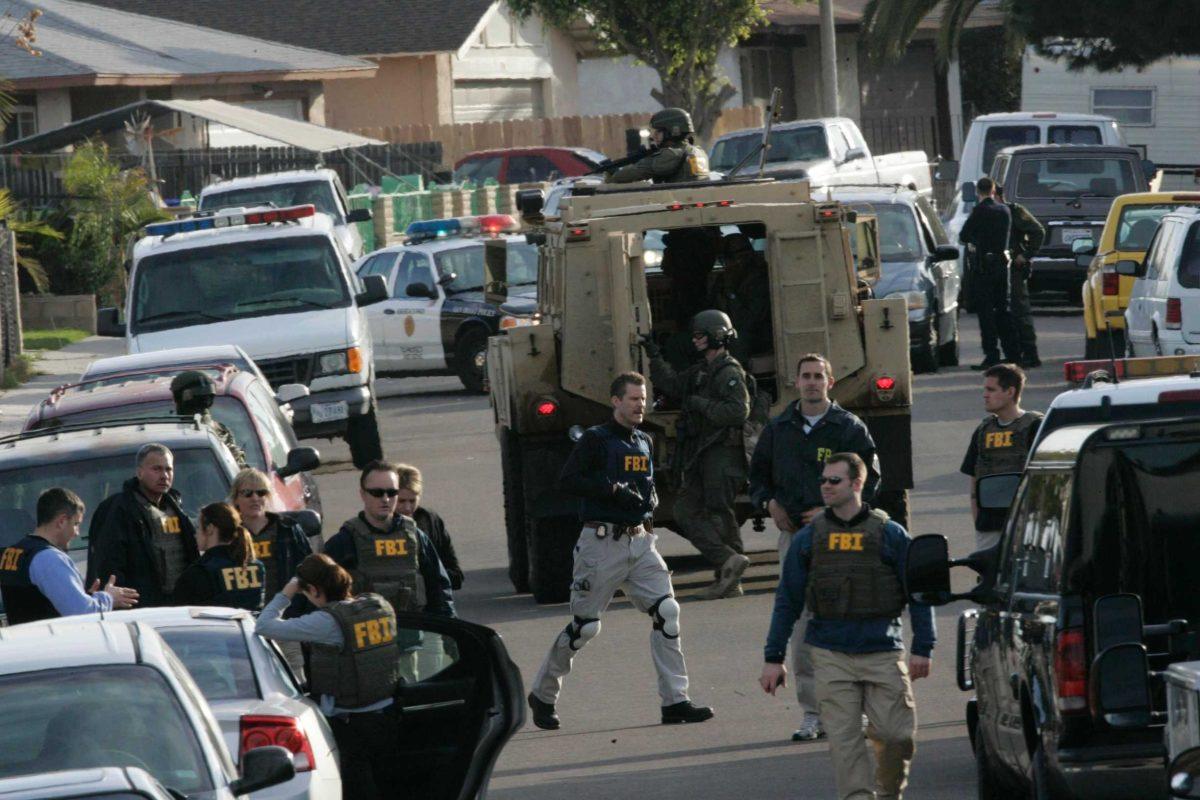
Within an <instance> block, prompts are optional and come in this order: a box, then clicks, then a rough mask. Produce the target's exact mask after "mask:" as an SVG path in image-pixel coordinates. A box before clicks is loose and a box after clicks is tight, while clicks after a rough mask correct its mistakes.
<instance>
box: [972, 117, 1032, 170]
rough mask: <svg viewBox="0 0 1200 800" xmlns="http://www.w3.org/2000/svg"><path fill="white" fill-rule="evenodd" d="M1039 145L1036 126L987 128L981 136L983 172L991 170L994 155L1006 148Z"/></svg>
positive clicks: (997, 126)
mask: <svg viewBox="0 0 1200 800" xmlns="http://www.w3.org/2000/svg"><path fill="white" fill-rule="evenodd" d="M1040 143H1041V133H1040V132H1039V131H1038V127H1037V126H1036V125H996V126H994V127H991V128H988V129H987V133H985V134H984V135H983V171H984V172H988V171H989V170H990V169H991V167H992V160H993V159H995V157H996V153H999V152H1000V151H1001V150H1003V149H1004V148H1006V147H1016V146H1017V145H1022V144H1040ZM970 178H971V176H970V175H964V176H962V180H964V181H965V180H969V179H970Z"/></svg>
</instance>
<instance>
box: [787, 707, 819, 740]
mask: <svg viewBox="0 0 1200 800" xmlns="http://www.w3.org/2000/svg"><path fill="white" fill-rule="evenodd" d="M824 738H825V726H824V725H822V724H821V717H820V716H818V714H817V713H816V712H815V711H805V712H804V720H803V721H802V722H801V723H800V727H799V728H798V729H797V730H796V732H795V733H793V734H792V741H793V742H812V741H816V740H817V739H824Z"/></svg>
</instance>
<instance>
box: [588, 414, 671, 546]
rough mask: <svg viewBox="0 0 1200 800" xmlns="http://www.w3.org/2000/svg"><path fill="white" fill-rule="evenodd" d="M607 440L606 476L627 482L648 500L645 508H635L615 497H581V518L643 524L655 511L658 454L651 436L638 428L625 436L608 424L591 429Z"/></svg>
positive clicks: (605, 447) (611, 479) (605, 448)
mask: <svg viewBox="0 0 1200 800" xmlns="http://www.w3.org/2000/svg"><path fill="white" fill-rule="evenodd" d="M591 430H592V432H593V433H596V434H599V436H600V440H601V441H602V442H603V443H604V477H605V478H607V479H608V480H609V481H611V482H612V483H627V484H629V486H630V488H632V489H635V490H637V493H638V494H640V495H641V496H642V499H643V500H645V501H646V505H645V508H644V510H641V511H633V510H629V509H624V508H621V507H619V506H618V505H617V504H616V503H614V502H612V501H611V500H597V499H595V498H591V497H585V498H582V499H581V500H580V501H579V520H580V521H581V522H615V523H617V524H618V525H640V524H641V523H643V522H644V521H645V519H646V517H647V516H649V515H650V514H651V513H653V511H654V506H653V504H652V502H651V498H653V497H654V458H653V457H652V456H651V454H650V437H649V436H647V435H646V434H644V433H642V432H640V431H634V432H633V435H632V438H625V437H624V436H620V435H618V434H616V433H614V432H613V431H611V430H610V429H609V426H608V424H605V425H597V426H596V427H594V428H592V429H591Z"/></svg>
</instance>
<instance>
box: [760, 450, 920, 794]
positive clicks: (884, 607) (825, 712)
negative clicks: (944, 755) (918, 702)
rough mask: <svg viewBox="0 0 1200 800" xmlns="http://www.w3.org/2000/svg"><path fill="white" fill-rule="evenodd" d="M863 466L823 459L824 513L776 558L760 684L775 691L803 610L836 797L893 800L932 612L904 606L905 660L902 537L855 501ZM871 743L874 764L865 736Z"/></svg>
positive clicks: (908, 750) (847, 457)
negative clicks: (908, 647)
mask: <svg viewBox="0 0 1200 800" xmlns="http://www.w3.org/2000/svg"><path fill="white" fill-rule="evenodd" d="M866 477H867V466H866V464H865V463H864V462H863V460H862V459H861V458H859V457H858V456H857V455H856V454H854V453H835V454H833V455H831V456H829V458H828V459H826V460H825V467H824V470H823V471H822V474H821V478H820V485H821V498H822V500H823V501H824V504H825V509H824V511H822V512H821V513H819V514H817V515H816V516H815V517H814V518H813V520H812V522H810V523H809V524H808V525H806V526H805V527H804V528H802V529H801V530H800V532H799V533H797V534H796V537H795V539H793V541H792V545H791V547H790V548H789V549H788V552H787V557H786V558H785V559H784V562H783V564H782V569H781V575H780V580H779V588H778V589H777V590H776V593H775V609H774V611H773V613H772V615H771V628H770V632H769V633H768V634H767V645H766V648H765V649H764V653H763V660H764V662H765V663H764V664H763V670H762V677H761V678H760V679H759V685H760V686H762V689H763V691H765V692H767V693H768V694H772V695H773V694H775V692H776V690H777V689H778V688H779V687H780V686H784V685H785V684H786V679H787V668H786V667H784V665H783V660H784V655H785V653H786V651H787V646H788V639H789V638H791V635H792V629H793V626H794V625H795V623H796V620H797V619H798V618H799V616H800V613H801V612H802V611H803V610H804V609H805V608H811V610H812V619H811V620H810V621H809V623H808V626H807V629H806V631H805V635H804V639H805V641H806V642H808V644H810V645H812V662H813V674H814V677H815V681H816V697H817V704H818V707H819V709H820V713H821V720H822V722H823V723H824V725H825V728H826V730H827V731H828V734H829V752H830V755H831V756H832V758H833V768H834V780H835V783H836V785H837V795H838V797H881V798H882V797H887V798H896V799H897V800H899V798H900V797H901V796H902V794H903V792H904V786H905V784H906V783H907V782H908V770H909V766H910V765H911V763H912V756H913V750H914V739H915V735H916V727H917V721H916V713H915V710H914V709H915V702H914V700H913V693H912V681H914V680H917V679H918V678H924V677H926V676H928V675H929V667H930V656H931V655H932V653H933V645H934V643H935V641H936V633H935V631H934V625H933V611H932V609H931V608H930V607H929V606H925V605H916V604H913V605H910V606H909V607H908V616H909V619H910V620H911V621H912V626H913V641H912V654H911V655H910V656H909V657H908V658H907V660H906V659H905V657H904V655H905V654H904V639H903V624H902V623H901V621H900V614H901V612H902V611H903V610H904V606H905V596H904V589H903V585H904V559H905V556H906V555H907V552H908V541H909V539H908V533H907V531H905V530H904V528H902V527H900V526H899V525H898V524H896V523H895V522H893V521H892V520H890V519H888V516H887V514H885V513H883V512H882V511H876V510H875V509H872V508H871V507H870V506H868V505H867V504H865V503H864V502H863V501H862V492H863V484H864V482H865V480H866ZM864 712H865V713H866V717H867V722H868V727H867V736H868V737H869V738H870V739H871V740H872V742H873V743H874V746H875V753H876V760H877V762H878V768H877V769H873V768H872V766H871V760H870V758H868V756H867V747H866V744H865V743H864V741H863V730H862V715H863V713H864Z"/></svg>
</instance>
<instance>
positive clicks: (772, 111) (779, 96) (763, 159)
mask: <svg viewBox="0 0 1200 800" xmlns="http://www.w3.org/2000/svg"><path fill="white" fill-rule="evenodd" d="M782 100H783V90H782V89H780V88H779V87H778V86H776V87H775V88H774V89H772V90H771V102H769V103H768V104H767V108H766V111H765V112H763V113H764V116H765V117H766V122H765V124H764V125H763V135H762V141H761V142H759V143H758V144H757V145H755V147H754V149H753V150H751V151H750V152H749V153H746V155H744V156H742V160H741V161H739V162H738V163H737V166H735V167H734V168H733V169H731V170H730V171H729V172H727V173H725V180H729V179H730V178H732V177H733V176H734V175H737V173H738V170H740V169H741V168H742V167H744V166H746V162H747V161H749V160H750V159H751V158H753V157H754V156H758V157H759V158H758V177H760V178H761V177H762V174H763V168H764V167H765V166H766V163H767V150H769V149H770V147H771V143H770V141H769V140H770V138H771V125H772V123H774V122H775V121H776V120H777V119H778V118H779V114H780V111H781V110H782V108H783V106H782Z"/></svg>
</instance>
